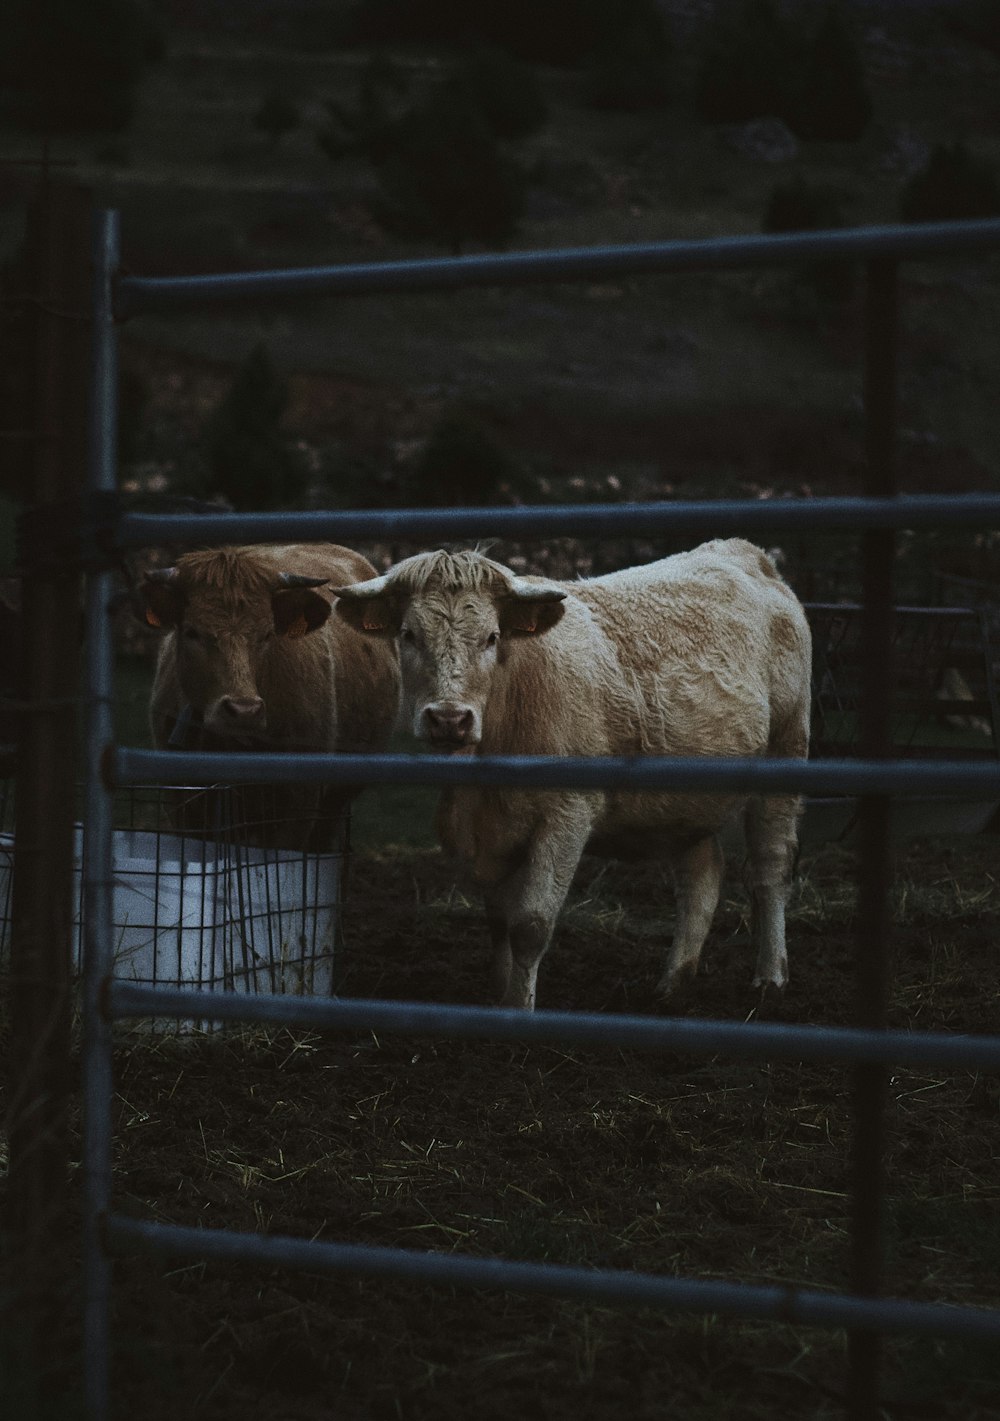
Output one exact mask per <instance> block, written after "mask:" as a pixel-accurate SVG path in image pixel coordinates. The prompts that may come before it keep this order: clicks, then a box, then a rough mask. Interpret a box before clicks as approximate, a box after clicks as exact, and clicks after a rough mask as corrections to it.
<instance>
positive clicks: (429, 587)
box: [386, 552, 512, 595]
mask: <svg viewBox="0 0 1000 1421" xmlns="http://www.w3.org/2000/svg"><path fill="white" fill-rule="evenodd" d="M386 576H387V582H388V586H389V587H391V588H392V589H393V590H394V591H399V592H406V593H410V594H411V595H412V594H414V593H425V592H483V593H486V594H487V595H491V594H492V595H496V594H497V593H505V592H509V591H510V589H511V576H512V575H511V573H510V570H509V569H508V568H505V567H503V566H502V565H501V564H500V563H498V562H492V561H491V560H490V559H489V558H487V557H484V556H483V554H482V553H476V552H459V553H446V552H435V553H417V554H416V556H415V557H412V558H405V559H404V560H403V561H402V562H401V563H397V564H396V566H395V567H394V568H392V569H391V570H390V571H389V572H388V573H387V575H386Z"/></svg>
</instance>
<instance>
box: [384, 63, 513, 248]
mask: <svg viewBox="0 0 1000 1421" xmlns="http://www.w3.org/2000/svg"><path fill="white" fill-rule="evenodd" d="M396 140H397V141H396V145H395V147H394V149H393V151H392V153H391V154H390V156H389V157H388V158H387V159H386V161H385V162H384V163H383V164H382V167H381V174H380V176H381V186H382V204H381V211H380V213H379V216H380V218H381V220H383V221H384V222H385V223H386V225H387V226H389V227H390V228H392V229H393V230H394V231H397V232H400V233H402V234H403V235H406V236H415V237H421V236H424V237H431V238H433V239H434V240H436V241H440V242H442V243H444V244H445V245H446V246H448V247H450V248H451V250H452V251H454V252H461V250H462V249H463V247H464V245H465V244H466V243H467V242H469V241H478V242H483V243H485V244H488V245H494V244H495V245H502V244H503V243H505V242H506V241H507V240H508V239H509V237H510V236H511V235H512V233H513V231H514V229H515V227H516V226H517V222H518V219H519V218H520V215H521V212H522V210H523V207H524V178H523V175H522V173H521V171H520V169H519V168H518V167H517V165H516V164H515V163H514V162H513V160H512V159H511V158H509V157H508V156H507V155H506V154H505V153H504V152H503V150H502V149H501V148H500V145H499V144H498V143H497V140H496V138H495V136H494V134H493V132H492V130H491V129H490V126H489V124H488V122H487V120H486V118H485V116H484V114H483V111H482V109H481V108H480V107H479V105H478V103H476V102H475V101H474V100H473V98H472V97H471V95H470V93H469V91H468V89H467V87H466V86H465V85H464V84H463V83H461V82H460V81H457V80H454V79H452V80H448V81H446V82H445V83H444V84H441V85H440V86H439V87H438V88H437V89H436V90H434V92H433V93H432V94H431V95H430V96H429V97H428V98H427V99H426V100H425V102H424V103H423V104H421V105H419V106H418V107H416V108H415V109H413V110H411V112H410V114H409V115H408V117H407V118H406V120H405V121H404V122H401V123H400V124H399V126H398V129H397V132H396Z"/></svg>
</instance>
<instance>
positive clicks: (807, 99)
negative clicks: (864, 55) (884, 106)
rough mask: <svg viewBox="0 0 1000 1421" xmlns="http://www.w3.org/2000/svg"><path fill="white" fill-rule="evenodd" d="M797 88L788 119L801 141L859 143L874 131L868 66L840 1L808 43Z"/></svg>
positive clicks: (832, 8) (824, 15) (829, 8)
mask: <svg viewBox="0 0 1000 1421" xmlns="http://www.w3.org/2000/svg"><path fill="white" fill-rule="evenodd" d="M793 87H794V98H793V101H792V107H791V109H790V111H789V114H788V121H789V125H790V127H791V128H792V129H793V131H794V132H795V133H796V134H797V135H798V137H799V138H804V139H807V140H809V139H813V140H816V139H819V140H825V141H828V142H846V143H853V142H856V141H857V139H859V138H860V137H861V136H862V134H863V133H864V131H865V129H866V128H867V127H868V124H869V122H870V121H871V116H872V101H871V95H870V93H869V92H868V82H867V79H866V78H865V69H864V64H863V62H862V59H861V52H860V50H859V49H858V45H857V42H856V40H855V38H854V33H853V31H852V29H851V27H850V25H849V24H848V22H847V19H846V17H845V15H844V12H843V9H842V8H841V6H840V4H839V3H834V4H832V5H830V6H828V8H827V9H826V11H825V12H824V14H823V15H822V17H821V19H820V21H819V24H818V25H817V27H816V29H815V31H814V33H813V34H812V36H811V38H810V39H809V40H808V41H807V43H806V45H805V47H804V52H803V55H802V59H801V65H800V67H798V72H797V73H796V74H795V76H794V85H793Z"/></svg>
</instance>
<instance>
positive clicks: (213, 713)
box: [141, 548, 331, 740]
mask: <svg viewBox="0 0 1000 1421" xmlns="http://www.w3.org/2000/svg"><path fill="white" fill-rule="evenodd" d="M326 581H327V579H325V578H321V577H320V578H317V577H306V576H303V575H300V574H297V573H295V572H292V571H288V572H279V573H275V572H274V570H273V568H270V567H268V566H266V565H265V564H263V563H261V562H256V561H255V560H254V559H253V558H252V557H250V558H247V557H243V558H241V557H239V556H238V555H237V550H234V549H230V548H220V549H217V550H215V551H213V552H211V553H189V554H186V555H185V556H184V557H182V558H180V559H179V560H178V563H177V566H176V567H169V568H160V569H157V570H155V571H152V572H149V573H147V575H146V579H145V581H144V583H143V584H142V587H141V602H142V606H141V612H142V615H143V617H144V619H145V621H146V623H147V624H148V625H149V626H151V627H156V628H158V629H162V630H163V631H166V632H171V633H172V634H173V636H174V641H175V651H176V664H177V676H178V680H179V682H180V688H181V694H182V696H183V697H184V700H185V701H186V702H187V703H188V704H189V705H191V706H192V707H193V708H194V709H195V710H196V711H198V712H199V713H200V715H201V718H202V720H203V723H204V725H205V727H206V729H208V730H211V731H212V732H213V733H215V734H217V735H223V736H227V737H235V738H237V739H240V740H254V739H260V738H261V737H262V736H263V735H265V734H266V732H267V729H268V716H267V700H266V690H267V686H266V681H267V677H266V676H265V675H264V674H263V673H264V672H265V668H267V667H268V666H270V667H271V677H272V679H273V678H274V676H275V675H280V665H279V663H280V661H281V659H282V658H281V649H282V648H283V646H284V644H285V643H289V642H294V641H296V640H297V639H298V638H300V637H304V636H308V635H309V634H310V633H311V632H314V631H316V629H317V628H318V627H321V626H322V625H323V623H324V622H325V621H326V619H327V618H328V617H329V615H330V607H331V603H330V601H329V599H328V598H326V597H322V596H321V595H320V594H319V593H318V592H317V591H316V590H315V589H316V588H318V587H322V586H324V585H325V583H326ZM276 652H277V656H276V655H275V653H276ZM286 674H287V673H286Z"/></svg>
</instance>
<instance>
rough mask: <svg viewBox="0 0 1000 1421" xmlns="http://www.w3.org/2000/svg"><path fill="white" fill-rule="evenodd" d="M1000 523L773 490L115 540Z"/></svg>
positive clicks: (219, 528) (321, 515) (973, 499)
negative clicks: (763, 494) (762, 495)
mask: <svg viewBox="0 0 1000 1421" xmlns="http://www.w3.org/2000/svg"><path fill="white" fill-rule="evenodd" d="M974 526H985V527H1000V494H995V493H992V494H991V493H969V494H908V495H900V496H897V497H888V498H853V497H837V498H770V499H719V500H717V501H714V500H707V499H706V500H693V501H683V502H682V501H679V502H677V503H668V502H655V503H621V504H613V505H611V506H609V505H607V504H603V503H589V504H579V505H576V504H570V505H568V506H567V505H558V504H552V505H542V504H539V505H535V506H533V507H519V508H454V509H446V508H400V509H395V508H389V509H380V510H374V511H373V510H354V509H346V510H343V511H341V512H336V511H322V512H320V511H316V512H302V513H211V512H206V513H138V512H128V511H125V512H123V514H122V515H121V517H120V519H119V520H118V521H117V525H116V529H115V543H116V546H117V547H119V548H130V547H131V548H136V547H149V546H151V545H155V544H158V543H220V542H230V543H264V542H268V541H271V540H275V541H278V542H295V541H297V540H302V541H308V540H310V539H314V540H328V539H329V540H334V541H339V540H341V539H347V540H348V541H352V540H359V539H360V540H364V539H371V538H378V539H384V540H388V541H392V540H397V539H406V538H409V539H414V540H417V541H426V540H428V539H431V538H436V539H441V540H448V539H452V538H475V537H481V536H482V535H484V534H485V533H489V535H490V536H491V537H500V538H533V537H546V538H555V537H566V538H569V537H572V538H597V537H603V538H608V537H654V536H657V535H663V534H678V535H680V534H684V535H690V534H698V535H700V536H711V537H729V536H732V535H733V534H747V533H758V532H760V531H762V530H763V531H767V532H772V533H780V532H784V531H785V530H787V529H793V530H795V531H797V532H805V531H808V532H815V533H832V532H841V533H845V532H846V533H850V532H862V531H864V530H866V529H889V528H912V529H927V528H934V529H936V528H964V527H974Z"/></svg>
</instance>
